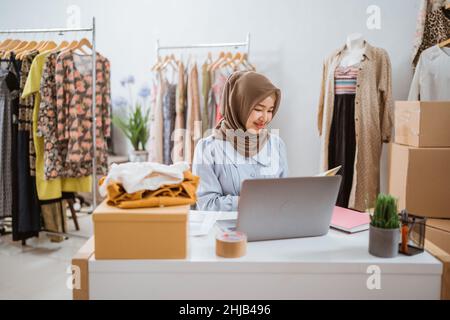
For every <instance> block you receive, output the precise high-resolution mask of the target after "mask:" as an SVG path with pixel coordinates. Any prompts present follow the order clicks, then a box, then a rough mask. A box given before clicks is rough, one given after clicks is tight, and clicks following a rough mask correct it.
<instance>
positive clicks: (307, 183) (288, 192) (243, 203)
mask: <svg viewBox="0 0 450 320" xmlns="http://www.w3.org/2000/svg"><path fill="white" fill-rule="evenodd" d="M340 183H341V176H333V177H307V178H278V179H258V180H245V181H243V183H242V188H241V196H240V198H239V204H238V219H237V221H236V220H228V221H220V222H219V223H220V226H221V227H222V228H226V229H228V230H237V231H242V232H245V233H246V234H247V238H248V241H262V240H276V239H288V238H301V237H314V236H322V235H325V234H327V233H328V230H329V227H330V222H331V216H332V214H333V209H334V206H335V203H336V199H337V195H338V192H339V186H340Z"/></svg>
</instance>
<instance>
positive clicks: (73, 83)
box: [46, 51, 111, 178]
mask: <svg viewBox="0 0 450 320" xmlns="http://www.w3.org/2000/svg"><path fill="white" fill-rule="evenodd" d="M96 73H97V79H96V93H95V97H96V103H97V108H96V124H95V125H96V156H97V159H96V160H97V174H100V175H106V174H107V143H106V138H107V137H110V126H111V119H110V105H111V91H110V64H109V61H108V60H107V59H106V58H105V57H103V56H102V55H100V54H97V62H96ZM55 82H56V117H57V125H56V139H57V141H58V143H59V149H58V148H57V149H58V152H61V156H62V159H63V162H62V163H61V165H59V164H58V163H57V164H56V168H55V170H56V171H55V172H56V173H57V174H59V175H61V176H63V177H74V178H76V177H84V176H89V175H91V174H92V157H93V146H92V144H93V141H92V140H93V139H92V112H91V110H92V101H93V100H92V56H90V55H79V54H76V53H74V52H73V51H68V52H64V53H62V54H60V55H59V56H58V58H57V60H56V69H55ZM48 147H49V148H50V147H51V146H50V145H49V146H48ZM46 150H47V146H46ZM61 166H62V168H61ZM49 174H50V175H52V174H54V173H49Z"/></svg>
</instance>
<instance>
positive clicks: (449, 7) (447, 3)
mask: <svg viewBox="0 0 450 320" xmlns="http://www.w3.org/2000/svg"><path fill="white" fill-rule="evenodd" d="M444 9H445V10H449V9H450V1H445V4H444Z"/></svg>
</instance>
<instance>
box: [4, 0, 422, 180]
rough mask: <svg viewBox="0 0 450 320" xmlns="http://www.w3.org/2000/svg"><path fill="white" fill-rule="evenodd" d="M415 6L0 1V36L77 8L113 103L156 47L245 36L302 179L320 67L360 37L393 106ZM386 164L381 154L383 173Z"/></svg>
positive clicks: (406, 78) (315, 148)
mask: <svg viewBox="0 0 450 320" xmlns="http://www.w3.org/2000/svg"><path fill="white" fill-rule="evenodd" d="M418 3H419V0H414V1H411V0H395V1H392V0H370V1H369V0H322V1H311V0H279V1H275V0H228V1H219V0H151V1H137V0H128V1H119V0H113V1H111V0H108V1H107V0H100V1H99V0H96V1H92V0H89V1H88V0H80V1H76V0H72V1H67V0H64V1H56V0H54V1H51V0H40V1H24V0H16V1H14V2H13V1H2V4H1V6H0V10H1V11H0V29H10V28H42V27H61V26H65V25H66V22H67V13H66V10H67V7H68V6H70V5H72V4H75V5H78V6H79V7H80V8H81V24H82V26H87V25H89V24H90V22H91V17H92V16H93V15H95V16H96V19H97V27H98V32H97V39H98V51H100V52H101V53H103V54H104V55H105V56H107V57H108V58H109V59H110V61H111V64H112V94H113V96H118V95H126V92H124V90H123V88H122V87H121V86H120V83H119V82H120V79H122V78H123V77H125V76H127V75H130V74H132V75H134V76H135V77H136V80H137V81H136V84H137V86H138V87H140V86H141V85H142V84H146V83H148V82H149V79H150V78H151V77H150V76H151V74H150V67H151V65H152V64H153V63H154V61H155V50H154V49H155V40H156V39H157V38H160V39H161V44H163V45H164V44H186V43H210V42H231V41H244V40H245V36H246V33H247V32H250V33H251V36H252V43H251V59H252V61H253V63H254V64H255V65H256V66H257V68H258V70H259V71H260V72H263V73H265V74H266V75H267V76H268V77H269V78H270V79H272V81H273V82H274V83H275V84H276V85H278V86H279V87H280V88H281V89H282V93H283V100H282V105H281V109H280V112H279V113H278V116H277V118H276V119H275V120H274V123H273V127H274V128H280V129H281V136H282V138H283V139H284V140H285V142H286V144H287V146H288V157H289V165H290V171H291V174H292V175H309V174H314V173H316V172H317V171H318V167H319V138H318V136H317V129H316V105H317V100H318V94H319V86H320V76H321V66H322V61H323V59H324V58H325V57H326V56H327V55H329V54H330V53H331V52H332V51H333V50H334V49H336V48H338V47H340V46H342V45H343V44H344V42H345V38H346V35H347V34H349V33H353V32H360V33H362V34H363V35H364V36H365V38H366V39H367V40H368V41H369V42H370V43H371V44H372V45H375V46H379V47H383V48H385V49H387V51H388V52H389V53H390V56H391V60H392V66H393V77H394V81H393V86H394V98H395V99H405V98H406V96H407V91H408V87H409V83H410V79H411V68H410V56H411V51H412V42H413V37H414V33H415V28H416V17H417V12H418ZM370 5H377V6H379V7H380V9H381V29H380V30H368V29H367V27H366V20H367V18H368V14H367V13H366V9H367V7H368V6H370ZM84 36H87V34H85V35H84ZM65 37H66V38H68V37H70V36H65ZM200 52H201V51H200ZM203 52H204V51H203ZM199 55H200V54H199ZM184 56H186V54H185V55H184ZM115 137H116V139H117V142H116V147H117V149H119V150H121V151H122V152H124V151H125V148H124V147H123V146H124V144H123V139H120V137H118V134H116V135H115ZM385 162H386V159H385V155H384V160H383V168H384V167H385ZM382 185H385V173H384V174H383V184H382Z"/></svg>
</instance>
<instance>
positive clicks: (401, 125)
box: [394, 101, 420, 136]
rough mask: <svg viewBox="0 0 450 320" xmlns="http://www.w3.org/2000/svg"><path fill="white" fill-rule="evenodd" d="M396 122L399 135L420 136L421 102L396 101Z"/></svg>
mask: <svg viewBox="0 0 450 320" xmlns="http://www.w3.org/2000/svg"><path fill="white" fill-rule="evenodd" d="M394 122H395V127H396V131H395V133H396V134H397V135H402V136H406V135H412V136H419V133H420V103H419V102H418V101H396V108H395V117H394Z"/></svg>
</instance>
